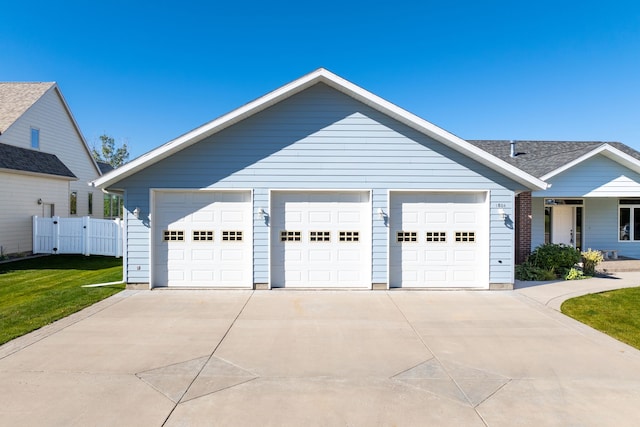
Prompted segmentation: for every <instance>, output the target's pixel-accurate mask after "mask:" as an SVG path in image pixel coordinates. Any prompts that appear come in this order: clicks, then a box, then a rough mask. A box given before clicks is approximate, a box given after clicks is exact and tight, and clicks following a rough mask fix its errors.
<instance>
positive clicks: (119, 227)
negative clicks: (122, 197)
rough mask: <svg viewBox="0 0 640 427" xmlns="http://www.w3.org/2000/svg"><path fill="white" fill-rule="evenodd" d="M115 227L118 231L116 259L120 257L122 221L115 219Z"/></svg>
mask: <svg viewBox="0 0 640 427" xmlns="http://www.w3.org/2000/svg"><path fill="white" fill-rule="evenodd" d="M116 226H117V227H118V231H117V232H116V258H120V257H121V256H122V221H121V220H120V218H117V219H116Z"/></svg>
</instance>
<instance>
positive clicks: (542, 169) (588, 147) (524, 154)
mask: <svg viewBox="0 0 640 427" xmlns="http://www.w3.org/2000/svg"><path fill="white" fill-rule="evenodd" d="M467 142H469V143H471V144H473V145H475V146H476V147H478V148H481V149H483V150H484V151H487V152H488V153H490V154H493V155H494V156H496V157H498V158H500V159H501V160H504V161H505V162H507V163H509V164H511V165H513V166H515V167H517V168H519V169H521V170H523V171H524V172H527V173H529V174H531V175H533V176H536V177H538V178H539V177H542V176H544V175H546V174H548V173H549V172H552V171H554V170H556V169H558V168H560V167H562V166H564V165H566V164H567V163H570V162H572V161H574V160H576V159H578V158H579V157H581V156H584V155H585V154H587V153H589V152H591V151H593V150H595V149H596V148H598V147H600V146H601V145H603V144H608V145H610V146H612V147H614V148H617V149H618V150H620V151H622V152H623V153H625V154H628V155H630V156H631V157H633V158H635V159H638V160H640V153H639V152H637V151H636V150H634V149H632V148H630V147H628V146H626V145H624V144H622V143H620V142H601V141H514V142H515V148H516V153H517V155H516V156H515V157H511V141H506V140H501V141H498V140H467Z"/></svg>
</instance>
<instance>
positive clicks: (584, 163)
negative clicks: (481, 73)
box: [469, 141, 640, 262]
mask: <svg viewBox="0 0 640 427" xmlns="http://www.w3.org/2000/svg"><path fill="white" fill-rule="evenodd" d="M469 142H471V143H472V144H474V145H476V146H477V147H479V148H482V149H483V150H486V151H487V152H489V153H491V154H493V155H495V156H496V157H499V158H500V159H502V160H503V161H505V162H507V163H509V164H511V165H513V166H516V167H518V168H519V169H521V170H523V171H525V172H527V173H529V174H531V175H533V176H536V177H538V178H539V179H541V180H543V181H545V182H547V183H548V184H549V188H548V189H546V190H544V191H540V190H538V191H533V192H530V193H529V192H524V193H522V194H520V195H519V197H518V202H519V203H518V206H519V208H518V210H519V212H518V213H517V214H516V223H517V224H518V227H517V230H516V238H517V241H518V243H519V244H518V247H517V261H518V262H522V261H523V260H524V259H525V258H526V256H527V255H528V254H529V253H530V252H531V250H532V249H534V248H535V247H536V246H539V245H541V244H543V243H564V244H568V245H572V246H575V247H577V248H579V249H582V250H586V249H589V248H591V249H598V250H605V251H617V252H618V253H619V254H620V255H624V256H628V257H632V258H640V153H638V152H637V151H635V150H633V149H631V148H629V147H627V146H626V145H624V144H621V143H619V142H606V143H605V142H573V141H557V142H550V141H514V142H513V143H511V142H510V141H469Z"/></svg>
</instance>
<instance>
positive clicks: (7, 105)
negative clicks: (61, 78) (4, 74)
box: [0, 82, 55, 134]
mask: <svg viewBox="0 0 640 427" xmlns="http://www.w3.org/2000/svg"><path fill="white" fill-rule="evenodd" d="M53 85H55V83H3V82H0V134H1V133H4V132H5V131H6V130H7V129H8V128H9V126H11V125H12V124H13V123H14V122H15V121H16V120H18V118H19V117H20V116H21V115H23V114H24V112H25V111H27V110H28V109H29V107H31V106H32V105H33V104H34V103H35V102H36V101H37V100H38V99H40V97H42V95H44V93H45V92H46V91H48V90H49V89H50V88H51V87H52V86H53Z"/></svg>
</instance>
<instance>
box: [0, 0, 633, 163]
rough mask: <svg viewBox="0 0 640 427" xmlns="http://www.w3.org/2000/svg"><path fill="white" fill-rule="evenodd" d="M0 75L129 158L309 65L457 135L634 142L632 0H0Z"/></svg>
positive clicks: (92, 140)
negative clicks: (52, 94)
mask: <svg viewBox="0 0 640 427" xmlns="http://www.w3.org/2000/svg"><path fill="white" fill-rule="evenodd" d="M2 16H3V20H2V21H3V22H2V25H0V52H1V55H0V81H56V82H58V84H59V86H60V88H61V89H62V92H63V94H64V95H65V97H66V99H67V102H68V103H69V105H70V107H71V109H72V111H73V113H74V115H75V118H76V120H77V121H78V123H79V125H80V128H81V129H82V131H83V133H84V135H85V137H86V139H87V142H88V143H89V144H90V145H92V144H95V143H96V141H97V140H98V136H99V135H101V134H103V133H107V134H109V135H111V136H113V137H114V138H115V139H116V141H117V142H118V143H122V142H127V143H128V145H129V151H130V153H131V154H132V158H133V157H137V156H139V155H141V154H143V153H145V152H147V151H149V150H151V149H153V148H155V147H157V146H159V145H161V144H163V143H165V142H167V141H169V140H171V139H173V138H175V137H177V136H179V135H181V134H183V133H185V132H187V131H189V130H191V129H193V128H196V127H198V126H200V125H201V124H204V123H206V122H208V121H210V120H212V119H214V118H216V117H217V116H219V115H221V114H224V113H226V112H228V111H231V110H233V109H235V108H236V107H239V106H241V105H242V104H245V103H246V102H248V101H250V100H253V99H255V98H257V97H259V96H261V95H263V94H265V93H267V92H269V91H271V90H273V89H276V88H277V87H279V86H281V85H283V84H285V83H287V82H289V81H291V80H294V79H296V78H298V77H300V76H302V75H304V74H306V73H308V72H310V71H312V70H314V69H316V68H318V67H325V68H328V69H329V70H331V71H333V72H334V73H336V74H338V75H340V76H342V77H344V78H346V79H348V80H350V81H352V82H353V83H355V84H357V85H359V86H362V87H364V88H365V89H367V90H369V91H371V92H373V93H375V94H377V95H379V96H381V97H383V98H385V99H387V100H389V101H391V102H393V103H395V104H397V105H399V106H401V107H403V108H405V109H407V110H409V111H411V112H412V113H415V114H417V115H418V116H421V117H422V118H424V119H426V120H428V121H430V122H432V123H434V124H436V125H438V126H440V127H442V128H444V129H446V130H448V131H449V132H452V133H454V134H456V135H458V136H460V137H462V138H467V139H544V140H598V141H620V142H624V143H626V144H628V145H630V146H632V147H634V148H636V149H638V150H640V2H638V1H637V0H623V1H615V0H613V1H610V2H602V1H591V0H582V1H562V0H555V1H548V0H537V1H526V2H525V1H517V0H514V1H492V0H485V1H457V2H444V1H431V0H427V1H411V2H407V1H402V0H399V1H385V2H378V1H375V0H370V1H366V2H363V1H359V0H358V1H335V0H326V1H300V0H298V1H295V2H294V1H277V0H274V1H252V0H250V1H236V2H217V1H215V0H213V1H189V0H184V1H181V2H168V1H163V0H156V1H153V2H149V1H135V0H134V1H131V0H128V1H120V0H115V1H101V2H87V1H82V2H79V1H75V0H72V1H66V0H65V1H59V2H54V1H40V0H36V1H28V0H24V1H12V2H10V3H8V4H4V5H3V7H2Z"/></svg>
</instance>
